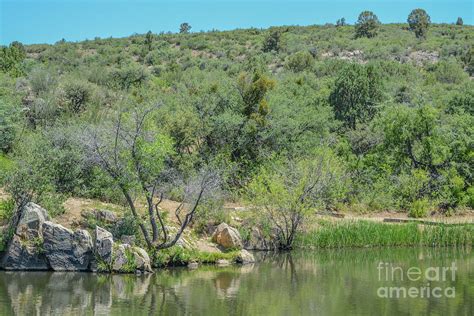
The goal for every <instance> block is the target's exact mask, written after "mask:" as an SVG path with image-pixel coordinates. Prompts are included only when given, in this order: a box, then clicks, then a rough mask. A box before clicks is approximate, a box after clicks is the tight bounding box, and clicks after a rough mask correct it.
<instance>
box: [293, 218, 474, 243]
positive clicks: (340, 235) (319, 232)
mask: <svg viewBox="0 0 474 316" xmlns="http://www.w3.org/2000/svg"><path fill="white" fill-rule="evenodd" d="M319 225H320V226H319V227H318V229H316V230H313V231H311V232H308V233H305V234H302V235H299V236H298V239H297V241H296V245H297V246H298V247H303V248H344V247H364V248H365V247H390V246H392V247H393V246H429V247H446V246H459V247H463V246H468V247H469V246H471V245H472V244H473V242H474V227H473V226H472V225H465V226H464V225H459V226H454V225H453V226H450V225H443V224H440V225H434V226H425V227H423V229H420V228H419V226H418V224H416V223H409V224H400V225H398V224H387V223H379V222H374V221H342V222H330V221H320V222H319Z"/></svg>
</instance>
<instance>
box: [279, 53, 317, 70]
mask: <svg viewBox="0 0 474 316" xmlns="http://www.w3.org/2000/svg"><path fill="white" fill-rule="evenodd" d="M313 63H314V58H313V56H312V55H311V54H310V53H309V52H307V51H303V52H297V53H295V54H293V55H291V56H290V57H289V58H288V61H287V62H286V67H288V69H290V70H292V71H294V72H300V71H303V70H308V69H310V68H311V66H312V65H313Z"/></svg>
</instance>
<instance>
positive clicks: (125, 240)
mask: <svg viewBox="0 0 474 316" xmlns="http://www.w3.org/2000/svg"><path fill="white" fill-rule="evenodd" d="M136 239H137V237H135V236H133V235H122V237H120V241H121V242H122V244H127V245H130V246H134V245H135V241H136Z"/></svg>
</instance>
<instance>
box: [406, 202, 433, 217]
mask: <svg viewBox="0 0 474 316" xmlns="http://www.w3.org/2000/svg"><path fill="white" fill-rule="evenodd" d="M429 210H430V202H429V201H428V200H427V199H426V198H425V199H421V200H416V201H414V202H413V203H412V204H411V206H410V209H409V212H408V216H410V217H414V218H420V217H425V216H426V215H428V211H429Z"/></svg>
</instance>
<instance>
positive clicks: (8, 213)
mask: <svg viewBox="0 0 474 316" xmlns="http://www.w3.org/2000/svg"><path fill="white" fill-rule="evenodd" d="M14 209H15V201H14V200H13V199H7V200H2V201H0V222H2V221H8V220H9V219H10V218H11V217H12V216H13V211H14Z"/></svg>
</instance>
